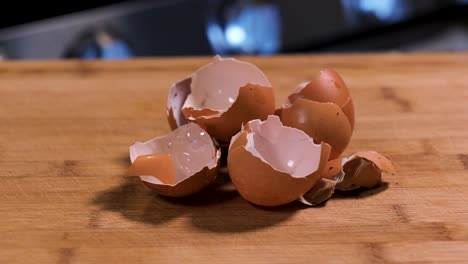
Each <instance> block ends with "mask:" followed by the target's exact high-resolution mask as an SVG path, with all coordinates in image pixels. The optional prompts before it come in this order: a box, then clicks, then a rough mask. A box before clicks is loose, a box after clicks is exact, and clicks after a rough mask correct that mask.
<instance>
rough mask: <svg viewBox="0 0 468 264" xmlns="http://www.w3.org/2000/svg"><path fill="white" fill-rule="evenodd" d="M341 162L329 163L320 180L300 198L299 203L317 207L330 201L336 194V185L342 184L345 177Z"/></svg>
mask: <svg viewBox="0 0 468 264" xmlns="http://www.w3.org/2000/svg"><path fill="white" fill-rule="evenodd" d="M341 160H342V159H334V160H330V161H328V163H327V165H326V166H325V168H324V170H323V172H322V174H321V176H320V179H319V180H318V181H317V183H316V184H315V185H314V186H313V187H312V189H310V190H309V191H308V192H307V193H306V194H304V195H303V196H301V197H300V198H299V201H300V202H302V203H304V204H307V205H311V206H317V205H319V204H322V203H323V202H325V201H327V200H328V199H330V197H332V195H333V193H335V186H336V184H337V183H339V182H341V181H342V180H343V177H344V173H343V171H342V169H341Z"/></svg>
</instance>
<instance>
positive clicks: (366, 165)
mask: <svg viewBox="0 0 468 264" xmlns="http://www.w3.org/2000/svg"><path fill="white" fill-rule="evenodd" d="M342 167H343V172H344V177H343V180H342V181H341V182H339V183H338V184H337V185H336V189H337V190H340V191H350V190H355V189H358V188H361V187H364V188H373V187H375V186H377V185H378V184H380V182H382V175H383V174H384V173H395V167H394V165H393V163H392V161H391V159H389V158H388V157H386V156H384V155H382V154H379V153H377V152H375V151H361V152H356V153H354V154H353V155H350V156H348V157H345V158H343V161H342Z"/></svg>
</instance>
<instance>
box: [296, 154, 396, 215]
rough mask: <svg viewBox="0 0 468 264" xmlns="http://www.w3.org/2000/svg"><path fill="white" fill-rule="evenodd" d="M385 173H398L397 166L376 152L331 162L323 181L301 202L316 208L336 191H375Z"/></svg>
mask: <svg viewBox="0 0 468 264" xmlns="http://www.w3.org/2000/svg"><path fill="white" fill-rule="evenodd" d="M383 173H395V167H394V165H393V163H392V161H391V160H390V158H388V157H386V156H384V155H382V154H379V153H377V152H375V151H361V152H356V153H354V154H352V155H350V156H348V157H344V158H338V159H334V160H331V161H329V162H328V163H327V166H326V167H325V169H324V170H323V171H322V175H321V178H320V180H319V181H318V182H317V183H316V184H315V185H314V186H313V187H312V189H310V190H309V191H308V192H307V193H306V194H304V195H303V196H301V197H300V198H299V201H300V202H302V203H304V204H307V205H311V206H316V205H319V204H321V203H323V202H325V201H327V200H328V199H330V197H331V196H332V195H333V193H334V192H335V190H340V191H351V190H354V189H358V188H361V187H365V188H373V187H375V186H377V185H378V184H380V182H381V181H382V175H383Z"/></svg>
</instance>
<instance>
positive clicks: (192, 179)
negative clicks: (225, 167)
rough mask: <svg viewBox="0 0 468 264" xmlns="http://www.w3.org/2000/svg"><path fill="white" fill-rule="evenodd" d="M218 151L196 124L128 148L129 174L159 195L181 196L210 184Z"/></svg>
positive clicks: (215, 170)
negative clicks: (130, 163)
mask: <svg viewBox="0 0 468 264" xmlns="http://www.w3.org/2000/svg"><path fill="white" fill-rule="evenodd" d="M220 156H221V153H220V151H219V150H217V149H216V146H215V144H214V142H213V141H212V139H211V137H210V136H209V135H208V133H207V132H206V131H205V130H203V129H202V128H201V127H200V126H198V125H197V124H195V123H188V124H185V125H182V126H180V127H178V128H177V129H175V130H173V131H172V132H171V133H169V134H167V135H165V136H161V137H156V138H153V139H151V140H148V141H146V142H137V143H135V144H134V145H132V146H131V147H130V160H131V162H132V165H131V167H130V169H129V174H130V175H131V176H139V177H140V179H141V180H142V181H143V183H144V184H145V185H146V186H148V187H149V188H151V189H153V190H155V191H157V192H158V193H159V194H161V195H166V196H172V197H181V196H187V195H190V194H193V193H195V192H198V191H200V190H202V189H203V188H206V187H207V186H208V185H210V184H211V183H212V182H213V181H214V179H215V178H216V175H217V169H218V166H219V160H220Z"/></svg>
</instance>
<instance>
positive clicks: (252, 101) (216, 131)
mask: <svg viewBox="0 0 468 264" xmlns="http://www.w3.org/2000/svg"><path fill="white" fill-rule="evenodd" d="M203 111H205V113H202V114H200V110H199V111H198V112H196V114H198V115H194V110H193V108H191V107H189V108H185V109H183V113H184V114H185V116H186V117H187V119H189V120H193V121H194V122H196V123H197V124H198V125H200V126H201V127H202V128H203V129H205V130H206V131H208V133H209V134H210V135H211V136H212V137H214V138H215V139H216V140H218V141H220V142H229V140H230V139H231V137H232V136H233V135H235V134H236V133H237V132H239V130H240V128H241V126H242V124H245V123H247V122H248V121H250V120H253V119H261V120H265V119H266V118H267V117H268V115H271V114H273V113H274V111H275V99H274V95H273V90H272V89H271V87H266V86H260V85H254V84H251V83H248V84H246V85H245V86H243V87H241V88H240V89H239V94H238V96H237V99H236V101H235V102H234V103H233V104H232V106H231V108H229V110H228V111H226V112H224V113H222V114H221V115H220V116H212V117H209V118H207V117H206V116H210V114H212V113H213V112H211V113H210V112H208V111H209V109H204V110H203Z"/></svg>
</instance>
